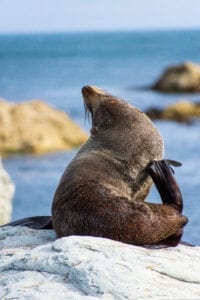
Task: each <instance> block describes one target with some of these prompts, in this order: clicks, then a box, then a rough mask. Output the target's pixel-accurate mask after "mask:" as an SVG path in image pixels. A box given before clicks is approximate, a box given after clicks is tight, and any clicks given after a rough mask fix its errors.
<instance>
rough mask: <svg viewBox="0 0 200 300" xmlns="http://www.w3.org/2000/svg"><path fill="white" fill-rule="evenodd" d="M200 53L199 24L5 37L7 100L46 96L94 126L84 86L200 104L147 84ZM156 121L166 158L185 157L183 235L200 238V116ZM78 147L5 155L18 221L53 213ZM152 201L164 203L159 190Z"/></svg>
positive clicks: (139, 98)
mask: <svg viewBox="0 0 200 300" xmlns="http://www.w3.org/2000/svg"><path fill="white" fill-rule="evenodd" d="M199 53H200V31H198V30H190V31H189V30H185V31H175V30H174V31H146V32H145V31H140V32H139V31H138V32H108V33H100V32H99V33H65V34H64V33H62V34H61V33H58V34H30V35H28V34H26V35H17V34H15V35H0V72H1V76H0V98H4V99H7V100H8V101H12V102H21V101H25V100H30V99H35V98H37V99H43V100H45V101H46V102H48V103H49V104H51V105H52V106H53V107H55V108H58V109H61V110H63V111H65V112H66V113H68V114H69V115H70V116H71V117H72V118H73V119H74V121H76V122H77V123H78V124H79V125H80V126H81V127H83V128H84V129H85V130H86V131H89V127H90V124H89V123H88V122H87V121H85V119H84V108H83V101H82V97H81V88H82V86H84V85H86V84H91V85H96V86H99V87H102V88H104V89H106V90H108V91H109V92H111V93H113V94H115V95H117V96H119V97H122V98H123V99H125V100H127V101H128V102H129V103H131V104H132V105H134V106H137V107H139V108H141V109H143V110H146V109H147V108H149V107H152V106H156V107H160V108H163V107H165V106H167V105H169V104H171V103H174V102H176V101H178V100H181V99H187V100H191V101H196V102H199V101H200V95H199V94H162V93H157V92H154V91H151V90H148V89H146V88H145V87H148V86H150V85H151V84H152V83H153V82H154V81H155V80H156V79H157V77H158V76H159V74H160V73H161V72H162V70H163V69H164V68H165V67H166V66H168V65H170V64H177V63H180V62H183V61H193V62H194V63H200V55H199ZM155 124H156V126H157V127H158V129H159V130H160V132H161V133H162V135H163V137H164V140H165V158H170V159H175V160H178V161H181V162H182V163H183V166H182V167H181V168H176V169H175V173H176V179H177V181H178V183H179V185H180V188H181V190H182V194H183V199H184V212H183V213H184V214H185V215H186V216H188V218H189V223H188V224H187V226H186V227H185V233H184V240H186V241H188V242H191V243H195V244H200V203H199V201H200V196H199V195H200V157H199V154H200V126H199V125H200V122H199V121H196V122H194V123H193V124H191V125H185V124H178V123H175V122H167V121H156V122H155ZM76 151H77V149H76V150H73V151H69V152H62V153H55V154H48V155H42V156H33V155H15V156H12V157H7V158H4V160H3V162H4V166H5V168H6V169H7V170H8V172H9V173H10V175H11V177H12V179H13V181H14V182H15V185H16V193H15V197H14V201H13V220H16V219H19V218H23V217H27V216H33V215H43V214H44V215H49V214H50V213H51V203H52V199H53V195H54V191H55V188H56V186H57V184H58V181H59V178H60V176H61V174H62V172H63V171H64V169H65V167H66V166H67V164H68V163H69V161H70V160H71V159H72V158H73V157H74V155H75V153H76ZM148 201H152V202H160V197H159V195H158V193H157V191H156V190H155V188H153V189H152V192H151V193H150V195H149V197H148Z"/></svg>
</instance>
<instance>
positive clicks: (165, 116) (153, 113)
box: [146, 101, 200, 123]
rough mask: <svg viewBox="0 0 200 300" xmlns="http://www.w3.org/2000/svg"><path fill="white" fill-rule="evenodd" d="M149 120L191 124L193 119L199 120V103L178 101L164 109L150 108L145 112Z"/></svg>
mask: <svg viewBox="0 0 200 300" xmlns="http://www.w3.org/2000/svg"><path fill="white" fill-rule="evenodd" d="M146 114H147V115H148V116H149V117H150V118H151V119H153V120H154V119H160V120H161V119H162V120H172V121H176V122H182V123H191V122H192V121H193V120H194V119H195V118H200V103H191V102H189V101H179V102H177V103H175V104H172V105H170V106H168V107H166V108H165V109H163V110H162V109H158V108H155V107H152V108H150V109H148V110H147V111H146Z"/></svg>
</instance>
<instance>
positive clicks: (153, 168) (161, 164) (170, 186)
mask: <svg viewBox="0 0 200 300" xmlns="http://www.w3.org/2000/svg"><path fill="white" fill-rule="evenodd" d="M176 163H178V162H175V161H170V160H160V161H156V160H154V161H152V162H151V163H150V164H149V165H148V166H147V168H146V172H147V173H148V174H149V175H150V176H151V177H152V179H153V181H154V183H155V185H156V187H157V189H158V191H159V194H160V196H161V198H162V201H163V203H165V204H169V205H171V206H173V207H174V208H175V209H176V210H178V211H179V212H180V213H181V212H182V210H183V199H182V195H181V191H180V188H179V186H178V184H177V182H176V180H175V178H174V176H173V171H172V168H171V167H170V166H169V164H172V165H174V166H178V164H176Z"/></svg>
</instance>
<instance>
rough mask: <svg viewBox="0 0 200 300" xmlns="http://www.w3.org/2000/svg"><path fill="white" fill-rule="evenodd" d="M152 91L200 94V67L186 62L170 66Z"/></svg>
mask: <svg viewBox="0 0 200 300" xmlns="http://www.w3.org/2000/svg"><path fill="white" fill-rule="evenodd" d="M152 89H153V90H158V91H161V92H166V93H167V92H168V93H169V92H175V93H183V92H192V93H193V92H200V65H196V64H194V63H191V62H185V63H183V64H179V65H173V66H169V67H168V68H167V69H165V70H164V72H163V74H161V76H160V78H158V80H157V81H156V82H155V83H154V84H153V86H152Z"/></svg>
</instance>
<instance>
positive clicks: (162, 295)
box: [0, 227, 200, 300]
mask: <svg viewBox="0 0 200 300" xmlns="http://www.w3.org/2000/svg"><path fill="white" fill-rule="evenodd" d="M55 239H56V236H55V233H54V232H53V231H51V230H38V231H37V230H33V229H28V228H25V227H10V228H9V227H7V228H6V227H4V228H0V273H1V276H0V298H1V299H16V300H17V299H19V300H20V299H59V300H66V299H76V300H79V299H80V300H81V299H82V300H85V299H88V300H89V299H90V300H92V299H101V300H111V299H112V300H114V299H119V300H120V299H121V300H123V299H124V300H125V299H126V300H132V299H155V300H160V299H174V300H176V299H177V300H180V299H190V300H191V299H199V297H200V247H188V246H182V245H179V246H178V247H176V248H168V249H160V250H150V249H145V248H142V247H137V246H131V245H127V244H123V243H119V242H116V241H112V240H108V239H103V238H94V237H86V236H85V237H84V236H82V237H81V236H70V237H65V238H61V239H57V240H55Z"/></svg>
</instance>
